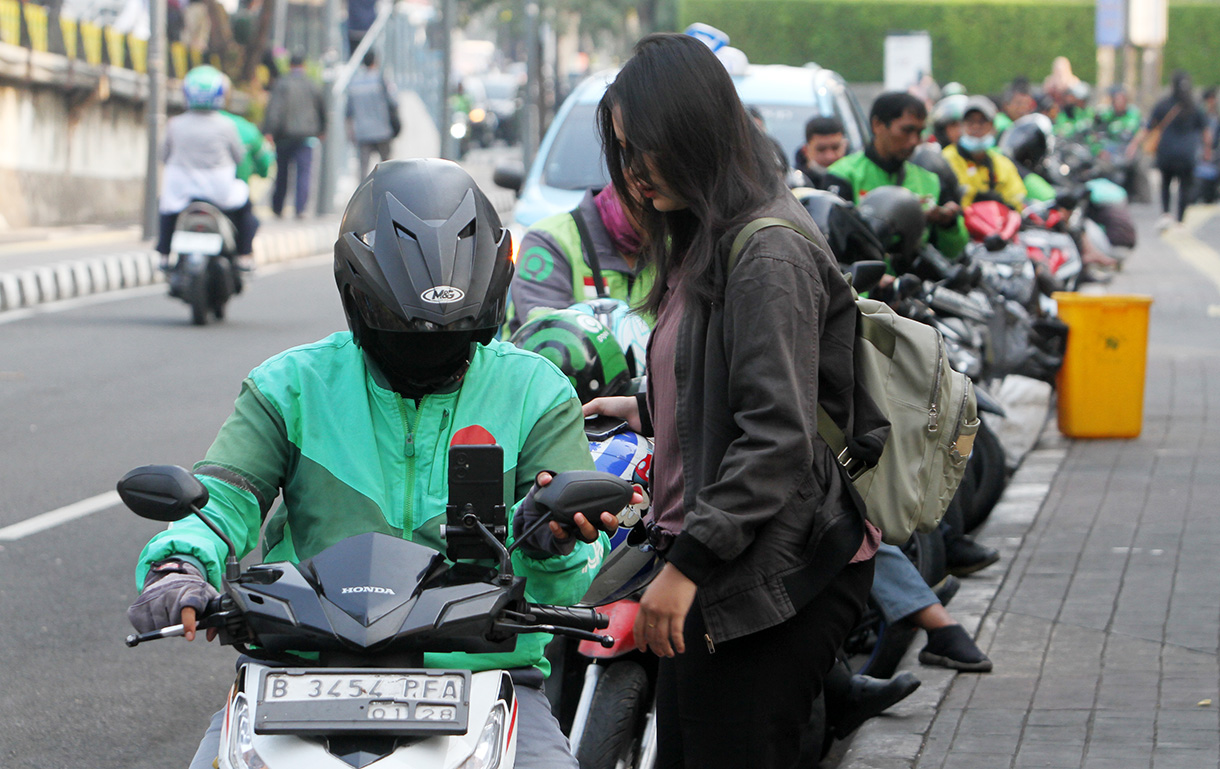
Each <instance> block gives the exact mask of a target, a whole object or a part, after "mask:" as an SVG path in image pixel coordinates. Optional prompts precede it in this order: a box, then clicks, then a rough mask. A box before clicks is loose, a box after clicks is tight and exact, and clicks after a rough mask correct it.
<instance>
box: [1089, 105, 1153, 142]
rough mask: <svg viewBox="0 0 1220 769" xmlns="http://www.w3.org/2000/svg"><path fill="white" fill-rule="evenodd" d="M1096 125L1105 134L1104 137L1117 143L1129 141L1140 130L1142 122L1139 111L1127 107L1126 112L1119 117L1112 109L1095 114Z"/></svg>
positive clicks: (1108, 108) (1107, 108)
mask: <svg viewBox="0 0 1220 769" xmlns="http://www.w3.org/2000/svg"><path fill="white" fill-rule="evenodd" d="M1096 120H1097V125H1098V127H1100V128H1102V129H1104V130H1105V132H1106V136H1107V137H1108V138H1110V139H1114V140H1117V141H1131V137H1132V136H1135V134H1136V133H1137V132H1138V131H1139V130H1140V126H1141V125H1142V121H1141V119H1140V111H1139V109H1138V108H1136V107H1127V111H1126V112H1124V113H1123V114H1121V115H1119V114H1117V113H1116V112H1115V111H1114V108H1113V107H1106V108H1105V109H1103V110H1101V111H1100V112H1098V113H1097V118H1096Z"/></svg>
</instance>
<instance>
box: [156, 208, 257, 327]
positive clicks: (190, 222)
mask: <svg viewBox="0 0 1220 769" xmlns="http://www.w3.org/2000/svg"><path fill="white" fill-rule="evenodd" d="M170 250H171V251H172V252H173V253H174V254H176V255H177V262H176V264H175V265H174V267H173V268H172V269H171V270H170V272H169V275H168V276H167V279H168V281H169V293H170V296H176V297H178V298H179V299H181V300H182V301H184V302H186V303H187V304H188V305H190V307H191V322H192V323H194V324H195V325H196V326H202V325H204V324H206V323H207V322H208V316H209V315H211V316H213V317H215V318H216V319H217V320H223V319H224V316H225V305H226V304H228V301H229V299H230V297H232V296H233V295H234V294H235V293H238V292H239V291H240V290H241V275H240V273H239V272H238V271H237V270H236V269H234V267H233V259H234V258H235V257H236V256H237V231H236V229H235V228H234V226H233V223H232V222H231V221H230V220H229V217H227V216H225V214H224V212H223V211H221V210H220V209H219V208H217V207H216V206H214V205H212V204H211V203H206V202H204V201H201V200H196V201H194V202H192V203H191V204H190V205H189V206H187V207H186V210H184V211H183V212H182V213H180V214H178V221H177V224H176V225H175V227H174V234H173V237H172V239H171V240H170Z"/></svg>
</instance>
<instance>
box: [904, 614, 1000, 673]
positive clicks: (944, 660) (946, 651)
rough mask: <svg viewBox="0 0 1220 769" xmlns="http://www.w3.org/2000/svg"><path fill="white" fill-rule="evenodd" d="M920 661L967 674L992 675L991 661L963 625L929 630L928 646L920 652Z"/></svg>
mask: <svg viewBox="0 0 1220 769" xmlns="http://www.w3.org/2000/svg"><path fill="white" fill-rule="evenodd" d="M919 661H920V663H921V664H924V665H936V666H938V667H942V668H949V669H951V670H961V671H964V672H967V673H990V672H991V668H992V665H991V659H990V658H989V657H988V656H987V655H986V654H983V650H982V649H980V648H979V647H978V645H977V644H975V642H974V639H973V638H971V637H970V635H969V634H968V633H967V632H966V630H965V629H964V628H963V627H962V626H961V625H949V626H947V627H938V628H935V629H933V630H929V631H928V645H927V646H925V647H923V650H922V651H920V652H919Z"/></svg>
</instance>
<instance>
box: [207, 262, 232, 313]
mask: <svg viewBox="0 0 1220 769" xmlns="http://www.w3.org/2000/svg"><path fill="white" fill-rule="evenodd" d="M232 295H233V278H232V276H231V275H230V274H229V272H228V271H227V270H226V269H225V268H224V267H222V266H221V264H220V260H218V259H213V260H212V261H211V263H209V264H208V308H209V309H210V310H211V311H212V314H213V315H215V316H216V320H224V317H225V304H226V303H227V302H228V301H229V297H230V296H232Z"/></svg>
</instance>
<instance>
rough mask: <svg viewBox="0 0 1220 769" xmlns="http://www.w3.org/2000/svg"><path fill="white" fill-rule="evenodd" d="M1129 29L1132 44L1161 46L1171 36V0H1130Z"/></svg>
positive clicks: (1148, 46)
mask: <svg viewBox="0 0 1220 769" xmlns="http://www.w3.org/2000/svg"><path fill="white" fill-rule="evenodd" d="M1128 10H1129V13H1128V15H1127V25H1128V26H1127V29H1128V30H1130V37H1131V44H1132V45H1138V46H1143V47H1145V48H1160V47H1162V46H1164V45H1165V39H1166V38H1167V37H1168V36H1169V0H1129V2H1128Z"/></svg>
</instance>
